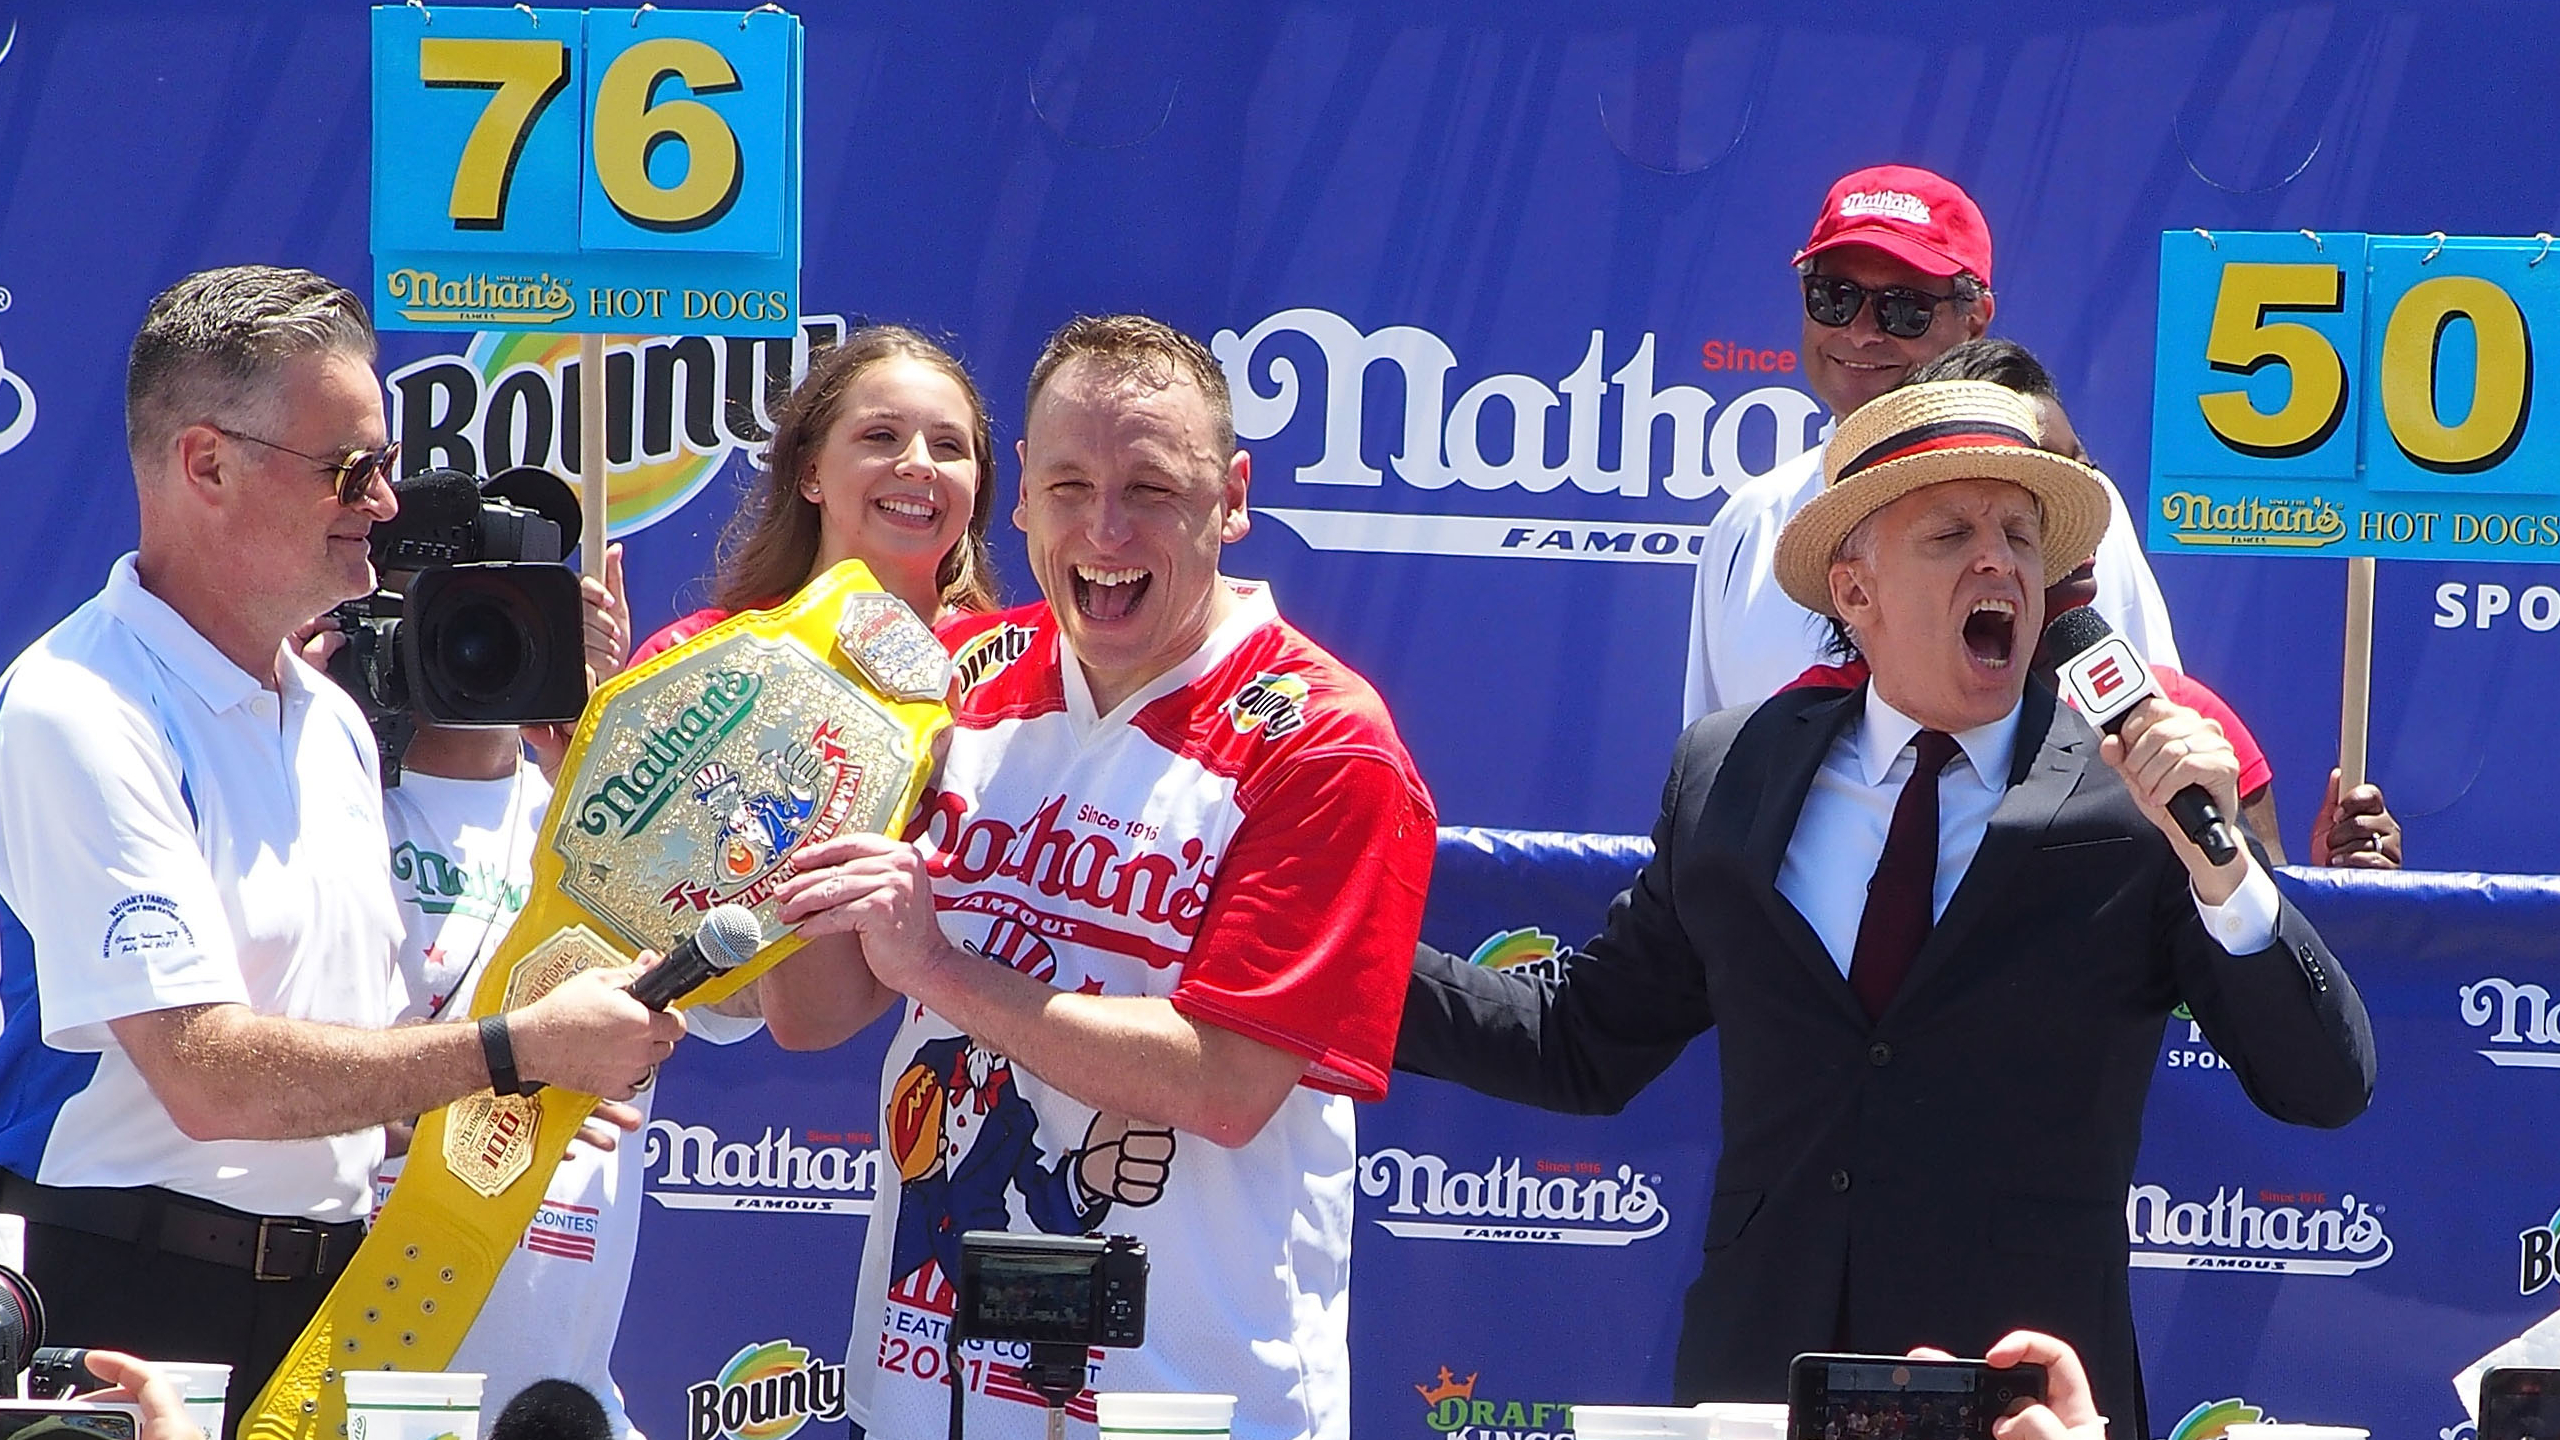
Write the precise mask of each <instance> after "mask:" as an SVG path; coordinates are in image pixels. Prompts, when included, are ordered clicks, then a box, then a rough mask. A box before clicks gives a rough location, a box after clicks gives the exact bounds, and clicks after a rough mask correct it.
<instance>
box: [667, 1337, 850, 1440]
mask: <svg viewBox="0 0 2560 1440" xmlns="http://www.w3.org/2000/svg"><path fill="white" fill-rule="evenodd" d="M684 1408H685V1437H686V1440H721V1437H723V1436H726V1437H728V1440H787V1437H789V1436H791V1435H794V1434H797V1433H798V1432H799V1430H800V1427H801V1426H803V1425H806V1424H808V1423H809V1422H810V1421H812V1420H841V1419H843V1418H844V1367H843V1366H842V1365H830V1364H828V1363H827V1362H826V1361H824V1360H821V1359H818V1358H817V1357H816V1356H813V1355H811V1354H810V1353H809V1352H808V1351H807V1350H805V1349H803V1348H801V1347H800V1346H798V1345H794V1344H792V1343H791V1342H790V1341H788V1340H767V1341H765V1342H763V1343H762V1344H758V1345H749V1346H746V1347H744V1348H742V1349H741V1350H739V1351H738V1353H737V1354H735V1355H732V1356H730V1357H729V1363H728V1364H726V1365H724V1366H722V1367H720V1378H718V1379H717V1380H703V1381H698V1382H696V1383H694V1384H692V1385H688V1386H686V1387H685V1392H684Z"/></svg>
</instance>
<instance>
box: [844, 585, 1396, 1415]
mask: <svg viewBox="0 0 2560 1440" xmlns="http://www.w3.org/2000/svg"><path fill="white" fill-rule="evenodd" d="M1229 583H1231V584H1234V583H1235V582H1229ZM1235 589H1236V591H1237V594H1238V599H1239V602H1240V605H1239V609H1238V613H1236V614H1235V615H1234V616H1232V617H1231V618H1230V619H1229V620H1228V621H1227V623H1225V624H1223V625H1221V626H1220V627H1219V628H1218V630H1217V631H1216V633H1214V634H1213V635H1211V636H1210V638H1209V640H1208V642H1207V643H1206V644H1205V645H1204V646H1203V647H1202V648H1201V649H1200V651H1199V652H1198V653H1197V654H1195V655H1194V656H1192V658H1191V659H1189V660H1188V661H1185V662H1184V663H1183V664H1181V665H1178V666H1176V667H1175V668H1174V669H1173V670H1172V671H1170V672H1168V673H1167V674H1165V675H1164V676H1162V677H1159V678H1158V679H1157V680H1156V681H1155V682H1154V683H1153V684H1150V685H1148V686H1147V687H1146V688H1145V689H1143V690H1141V691H1140V692H1138V693H1137V694H1136V695H1133V696H1131V697H1130V698H1129V699H1128V700H1127V701H1126V702H1125V703H1123V704H1122V705H1120V706H1119V707H1118V708H1117V709H1115V710H1114V711H1112V712H1111V713H1110V714H1108V715H1096V714H1095V713H1094V709H1093V702H1092V698H1091V696H1090V694H1089V692H1088V691H1087V689H1086V687H1085V683H1084V676H1083V673H1082V671H1081V669H1080V668H1079V667H1077V666H1075V665H1073V664H1063V665H1062V664H1061V658H1062V650H1063V645H1062V642H1061V639H1060V636H1059V633H1058V629H1057V626H1056V623H1055V621H1054V620H1053V619H1052V618H1051V615H1050V613H1049V610H1048V608H1047V607H1046V606H1045V605H1034V606H1026V607H1023V608H1021V609H1018V610H1012V611H1008V612H1005V613H1003V614H998V615H987V616H976V617H971V618H970V619H969V620H966V621H962V622H959V623H958V624H956V625H948V626H946V627H945V630H944V639H945V641H946V643H949V644H950V645H951V646H952V648H953V650H954V653H955V660H956V663H957V666H958V669H959V671H960V674H961V676H962V681H963V683H964V684H965V685H966V686H967V687H968V688H967V691H966V694H965V696H964V698H963V699H962V701H961V704H960V710H959V717H958V720H959V723H958V727H957V729H956V730H955V732H954V736H953V739H952V743H951V753H950V758H949V760H948V761H947V762H946V765H945V767H944V773H943V777H942V781H941V784H940V788H939V790H938V791H937V792H936V793H934V794H932V795H929V796H928V797H927V798H926V803H925V805H924V807H923V809H922V810H921V811H920V816H919V819H918V822H917V829H916V835H917V837H918V839H919V842H920V843H921V844H922V845H923V846H924V847H925V849H926V852H927V854H928V856H929V857H930V864H931V868H932V871H933V874H934V877H935V879H934V896H935V903H936V904H937V906H938V907H939V909H940V911H941V918H942V926H943V929H944V931H945V932H946V933H947V934H948V935H949V936H950V938H951V939H952V941H953V943H955V944H958V945H962V946H965V947H967V948H969V949H971V950H973V951H976V952H977V953H979V954H981V955H984V956H986V957H987V958H989V959H991V960H995V961H1000V962H1001V963H1004V964H1007V965H1010V966H1012V967H1014V968H1015V969H1017V970H1020V971H1022V972H1023V973H1024V974H1027V975H1030V976H1033V977H1034V978H1036V979H1039V980H1043V981H1046V982H1047V983H1049V984H1051V985H1054V986H1057V987H1058V988H1060V989H1066V990H1076V991H1081V992H1084V993H1087V994H1104V995H1142V996H1160V997H1165V998H1167V999H1169V1000H1170V1001H1171V1003H1172V1005H1173V1007H1174V1009H1175V1010H1177V1011H1179V1012H1180V1013H1182V1014H1184V1015H1186V1016H1189V1017H1191V1018H1192V1019H1195V1020H1198V1021H1201V1022H1204V1023H1206V1024H1210V1025H1215V1026H1218V1027H1220V1028H1223V1029H1226V1030H1230V1031H1234V1032H1236V1033H1239V1034H1242V1035H1245V1036H1248V1037H1251V1038H1253V1039H1255V1040H1259V1041H1261V1042H1263V1043H1264V1044H1268V1045H1272V1046H1276V1047H1278V1048H1280V1049H1283V1050H1287V1051H1292V1052H1294V1053H1296V1054H1298V1055H1301V1056H1304V1057H1305V1059H1306V1065H1307V1068H1306V1074H1305V1078H1304V1080H1303V1082H1302V1083H1301V1084H1300V1085H1299V1086H1298V1087H1297V1088H1296V1089H1295V1090H1293V1091H1292V1092H1291V1093H1290V1095H1289V1097H1288V1099H1286V1100H1285V1101H1283V1102H1282V1104H1281V1106H1280V1109H1279V1111H1278V1113H1277V1114H1275V1115H1274V1116H1273V1117H1272V1118H1271V1121H1270V1123H1268V1124H1267V1125H1265V1126H1264V1127H1263V1129H1262V1131H1261V1133H1260V1134H1259V1135H1257V1136H1256V1137H1255V1138H1254V1139H1253V1140H1251V1141H1250V1142H1248V1143H1246V1144H1245V1145H1243V1146H1241V1147H1239V1148H1236V1149H1232V1150H1230V1149H1226V1148H1223V1147H1221V1146H1219V1145H1217V1144H1215V1143H1213V1142H1211V1141H1209V1140H1207V1139H1205V1138H1203V1137H1201V1136H1197V1135H1192V1134H1187V1133H1177V1132H1175V1131H1171V1130H1167V1129H1164V1128H1162V1127H1161V1126H1158V1125H1155V1124H1152V1123H1150V1122H1148V1121H1145V1120H1139V1119H1133V1118H1131V1117H1129V1116H1124V1115H1109V1114H1097V1113H1095V1112H1094V1111H1093V1110H1091V1109H1089V1108H1088V1107H1086V1106H1085V1105H1083V1104H1081V1103H1080V1102H1078V1101H1076V1100H1074V1099H1072V1098H1070V1097H1068V1096H1067V1095H1065V1094H1063V1093H1061V1092H1059V1091H1057V1090H1055V1089H1053V1088H1051V1087H1050V1086H1048V1085H1046V1084H1044V1083H1042V1082H1041V1080H1040V1079H1039V1078H1038V1077H1036V1076H1034V1075H1032V1074H1030V1073H1029V1072H1027V1071H1025V1070H1023V1069H1021V1068H1020V1067H1018V1066H1016V1065H1014V1064H1012V1063H1011V1062H1009V1061H1008V1060H1007V1059H1006V1057H1005V1056H1003V1055H1000V1054H997V1053H995V1052H993V1051H991V1050H988V1049H986V1048H984V1047H982V1046H979V1045H977V1044H975V1043H974V1042H972V1040H971V1039H970V1038H969V1037H968V1036H966V1035H963V1034H961V1033H959V1032H958V1031H956V1030H954V1029H953V1028H952V1027H951V1026H950V1025H949V1024H948V1023H947V1022H945V1021H944V1020H943V1019H942V1017H940V1016H939V1015H936V1014H934V1013H932V1012H931V1011H928V1010H925V1009H924V1008H922V1007H921V1006H918V1005H914V1004H912V1003H910V1004H909V1005H908V1006H907V1008H906V1010H905V1012H904V1014H903V1016H902V1020H901V1024H900V1026H899V1030H898V1033H897V1036H896V1038H895V1039H894V1040H893V1041H892V1042H891V1045H890V1049H889V1054H888V1057H887V1060H886V1061H885V1062H884V1064H883V1067H882V1071H881V1084H880V1093H881V1110H882V1115H881V1120H880V1143H881V1147H882V1150H883V1153H884V1157H885V1159H886V1160H887V1162H888V1165H887V1168H888V1170H889V1171H892V1172H894V1178H895V1181H896V1183H895V1184H894V1185H891V1184H889V1183H887V1182H888V1181H889V1180H890V1179H891V1178H892V1176H891V1174H888V1173H884V1174H883V1176H882V1180H883V1185H882V1193H881V1197H880V1200H879V1202H878V1204H877V1206H876V1208H875V1209H874V1211H873V1214H872V1217H871V1226H870V1229H869V1232H868V1234H867V1236H866V1238H865V1243H864V1247H863V1257H862V1284H861V1288H860V1291H859V1298H858V1299H857V1301H856V1311H855V1316H854V1332H853V1342H852V1351H851V1354H850V1355H849V1357H848V1361H847V1370H848V1374H849V1377H850V1384H849V1387H848V1388H849V1389H850V1390H851V1391H852V1397H851V1398H852V1402H853V1403H852V1405H851V1407H850V1408H851V1409H852V1410H853V1413H854V1418H855V1420H856V1421H857V1422H859V1423H861V1424H862V1425H863V1426H864V1427H865V1428H866V1429H867V1430H868V1431H869V1432H870V1433H872V1434H875V1435H899V1436H906V1435H926V1434H939V1433H941V1430H942V1427H943V1423H944V1417H945V1416H946V1414H947V1412H948V1407H949V1393H950V1392H949V1391H948V1389H947V1388H946V1387H945V1384H944V1380H943V1374H944V1361H943V1355H944V1329H945V1323H946V1321H947V1320H948V1318H949V1316H950V1313H951V1302H952V1285H951V1277H952V1276H953V1274H954V1273H955V1272H956V1269H957V1266H958V1263H959V1246H960V1236H961V1234H962V1232H964V1231H968V1230H981V1229H991V1230H1007V1229H1009V1230H1038V1231H1045V1232H1048V1233H1051V1234H1066V1235H1081V1234H1086V1233H1093V1232H1100V1233H1109V1234H1124V1235H1135V1236H1137V1237H1138V1238H1140V1239H1142V1240H1144V1241H1145V1242H1146V1244H1147V1248H1148V1251H1149V1260H1150V1263H1151V1266H1152V1271H1151V1275H1150V1279H1149V1285H1148V1307H1147V1308H1148V1317H1147V1344H1146V1345H1145V1346H1144V1347H1142V1348H1139V1349H1133V1350H1100V1349H1096V1350H1093V1351H1091V1352H1089V1357H1088V1359H1089V1365H1088V1370H1087V1383H1088V1390H1087V1393H1086V1394H1084V1395H1082V1396H1079V1397H1078V1398H1077V1400H1076V1401H1075V1402H1074V1404H1073V1405H1072V1406H1071V1407H1070V1411H1071V1413H1072V1414H1074V1415H1076V1416H1078V1417H1081V1418H1083V1419H1085V1420H1088V1421H1089V1420H1091V1419H1092V1418H1093V1401H1092V1395H1091V1391H1092V1390H1177V1391H1209V1392H1226V1393H1232V1394H1234V1395H1235V1396H1236V1397H1237V1407H1236V1420H1235V1432H1234V1433H1235V1434H1236V1436H1237V1437H1238V1440H1287V1437H1293V1436H1319V1437H1341V1436H1343V1435H1345V1434H1347V1433H1348V1430H1349V1427H1350V1361H1349V1355H1348V1350H1347V1335H1346V1331H1347V1326H1348V1313H1349V1312H1348V1293H1347V1292H1348V1288H1349V1277H1350V1257H1351V1207H1352V1193H1353V1192H1352V1176H1353V1167H1354V1163H1355V1156H1356V1153H1357V1152H1356V1149H1355V1146H1354V1142H1353V1137H1352V1116H1351V1104H1352V1101H1353V1099H1354V1098H1361V1099H1374V1098H1377V1097H1378V1096H1380V1095H1383V1094H1384V1093H1385V1092H1386V1085H1387V1074H1388V1069H1389V1066H1390V1064H1391V1062H1392V1060H1393V1058H1394V1052H1395V1032H1396V1025H1397V1021H1398V1019H1399V1018H1400V1016H1401V1014H1402V1010H1403V1004H1404V990H1405V980H1406V977H1407V976H1408V975H1409V974H1410V973H1411V971H1412V964H1413V945H1414V940H1415V937H1416V935H1417V933H1418V932H1419V930H1420V928H1421V920H1422V901H1423V894H1424V891H1425V890H1426V889H1427V888H1428V884H1429V880H1430V869H1431V853H1432V844H1433V834H1434V822H1433V816H1432V810H1431V797H1430V795H1429V794H1428V793H1427V792H1426V791H1425V790H1424V789H1423V786H1422V782H1421V780H1420V779H1419V778H1418V777H1417V776H1416V774H1415V772H1414V769H1413V764H1412V761H1411V760H1410V758H1409V757H1407V756H1406V754H1405V751H1404V746H1403V744H1402V742H1400V741H1399V740H1398V739H1397V738H1396V734H1395V728H1394V726H1393V725H1392V724H1391V723H1390V722H1389V720H1388V718H1387V714H1386V709H1385V707H1384V706H1383V705H1382V704H1381V703H1380V702H1379V699H1378V697H1377V694H1376V692H1374V691H1373V690H1371V689H1370V688H1369V686H1368V685H1367V683H1365V682H1364V681H1362V680H1361V679H1360V678H1359V677H1358V676H1357V675H1354V674H1352V673H1351V672H1350V671H1349V670H1347V669H1345V668H1344V667H1343V666H1342V665H1341V663H1340V662H1338V661H1336V660H1334V659H1333V658H1332V657H1331V656H1329V655H1327V654H1325V653H1324V652H1323V651H1322V650H1320V649H1318V648H1317V647H1316V646H1315V645H1313V644H1311V643H1310V642H1309V641H1308V640H1307V639H1306V638H1305V637H1304V636H1302V635H1299V634H1298V633H1297V632H1296V631H1294V630H1291V629H1290V628H1289V627H1288V626H1287V625H1285V624H1283V623H1281V621H1280V618H1279V615H1278V613H1277V612H1276V611H1274V609H1273V608H1272V604H1271V599H1270V596H1269V594H1268V593H1267V592H1266V591H1265V590H1264V589H1263V588H1262V587H1261V586H1259V585H1247V584H1235ZM1020 1352H1021V1347H1019V1346H1016V1345H977V1344H972V1345H970V1346H968V1347H966V1348H965V1349H964V1350H963V1352H962V1359H961V1369H962V1372H963V1379H964V1380H965V1382H966V1384H967V1387H968V1404H969V1415H968V1429H969V1434H970V1435H971V1437H972V1440H989V1437H1030V1436H1036V1435H1039V1434H1041V1433H1042V1425H1043V1418H1042V1415H1041V1411H1040V1409H1039V1403H1040V1402H1039V1401H1038V1399H1037V1397H1035V1396H1034V1395H1033V1394H1032V1393H1031V1392H1030V1391H1029V1390H1028V1389H1027V1388H1026V1387H1025V1386H1024V1385H1023V1383H1022V1380H1021V1377H1020V1374H1019V1372H1018V1370H1017V1369H1016V1365H1017V1364H1018V1362H1019V1361H1020V1360H1021V1359H1022V1358H1023V1357H1022V1355H1021V1353H1020Z"/></svg>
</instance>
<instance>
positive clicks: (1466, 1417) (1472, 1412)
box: [1413, 1365, 1573, 1440]
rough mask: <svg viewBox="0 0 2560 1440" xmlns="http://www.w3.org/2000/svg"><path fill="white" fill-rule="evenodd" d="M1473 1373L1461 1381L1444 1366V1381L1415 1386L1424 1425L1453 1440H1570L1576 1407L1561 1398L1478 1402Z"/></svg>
mask: <svg viewBox="0 0 2560 1440" xmlns="http://www.w3.org/2000/svg"><path fill="white" fill-rule="evenodd" d="M1482 1373H1483V1372H1481V1371H1475V1370H1470V1371H1468V1372H1467V1378H1466V1379H1464V1380H1461V1379H1459V1378H1458V1377H1457V1376H1455V1375H1453V1374H1451V1373H1450V1372H1449V1367H1448V1366H1446V1365H1443V1366H1441V1367H1440V1378H1439V1379H1437V1380H1435V1381H1433V1382H1432V1383H1431V1384H1428V1385H1416V1386H1414V1387H1413V1391H1414V1393H1415V1394H1417V1395H1420V1396H1421V1397H1422V1405H1423V1410H1422V1422H1423V1423H1424V1424H1426V1425H1428V1426H1430V1427H1431V1428H1432V1429H1433V1430H1435V1431H1437V1432H1438V1433H1440V1434H1443V1435H1447V1436H1450V1437H1452V1440H1570V1437H1571V1436H1572V1434H1573V1431H1572V1429H1571V1428H1570V1427H1571V1425H1572V1423H1573V1407H1572V1406H1571V1405H1570V1404H1568V1403H1567V1402H1565V1401H1562V1400H1497V1399H1492V1398H1483V1399H1479V1398H1478V1397H1477V1395H1476V1381H1477V1379H1478V1378H1479V1377H1480V1376H1481V1374H1482Z"/></svg>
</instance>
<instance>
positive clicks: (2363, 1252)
mask: <svg viewBox="0 0 2560 1440" xmlns="http://www.w3.org/2000/svg"><path fill="white" fill-rule="evenodd" d="M2124 1225H2125V1235H2126V1238H2127V1239H2128V1240H2129V1241H2131V1242H2132V1246H2133V1252H2132V1255H2131V1257H2130V1259H2131V1262H2132V1264H2133V1265H2134V1266H2135V1267H2137V1268H2139V1269H2145V1270H2249V1271H2258V1272H2265V1273H2271V1274H2282V1275H2353V1274H2355V1273H2356V1272H2357V1271H2359V1270H2370V1269H2372V1268H2373V1267H2375V1266H2377V1265H2381V1264H2384V1263H2386V1262H2387V1261H2389V1260H2390V1259H2391V1237H2390V1236H2389V1235H2388V1234H2386V1233H2384V1231H2383V1228H2382V1212H2381V1207H2380V1206H2376V1205H2369V1204H2366V1203H2364V1202H2362V1201H2360V1200H2358V1199H2356V1197H2355V1196H2353V1195H2340V1196H2339V1197H2338V1201H2337V1203H2336V1204H2334V1205H2332V1204H2330V1203H2329V1197H2328V1195H2327V1194H2326V1193H2325V1192H2321V1191H2284V1190H2255V1191H2252V1190H2246V1189H2229V1190H2226V1189H2221V1188H2219V1187H2217V1188H2216V1189H2215V1190H2214V1192H2213V1198H2212V1199H2211V1200H2209V1201H2195V1200H2178V1199H2176V1198H2175V1197H2173V1196H2172V1195H2171V1193H2170V1192H2169V1190H2168V1188H2167V1187H2166V1186H2161V1185H2136V1186H2134V1187H2133V1188H2132V1189H2131V1190H2130V1191H2128V1192H2126V1195H2125V1202H2124Z"/></svg>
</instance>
